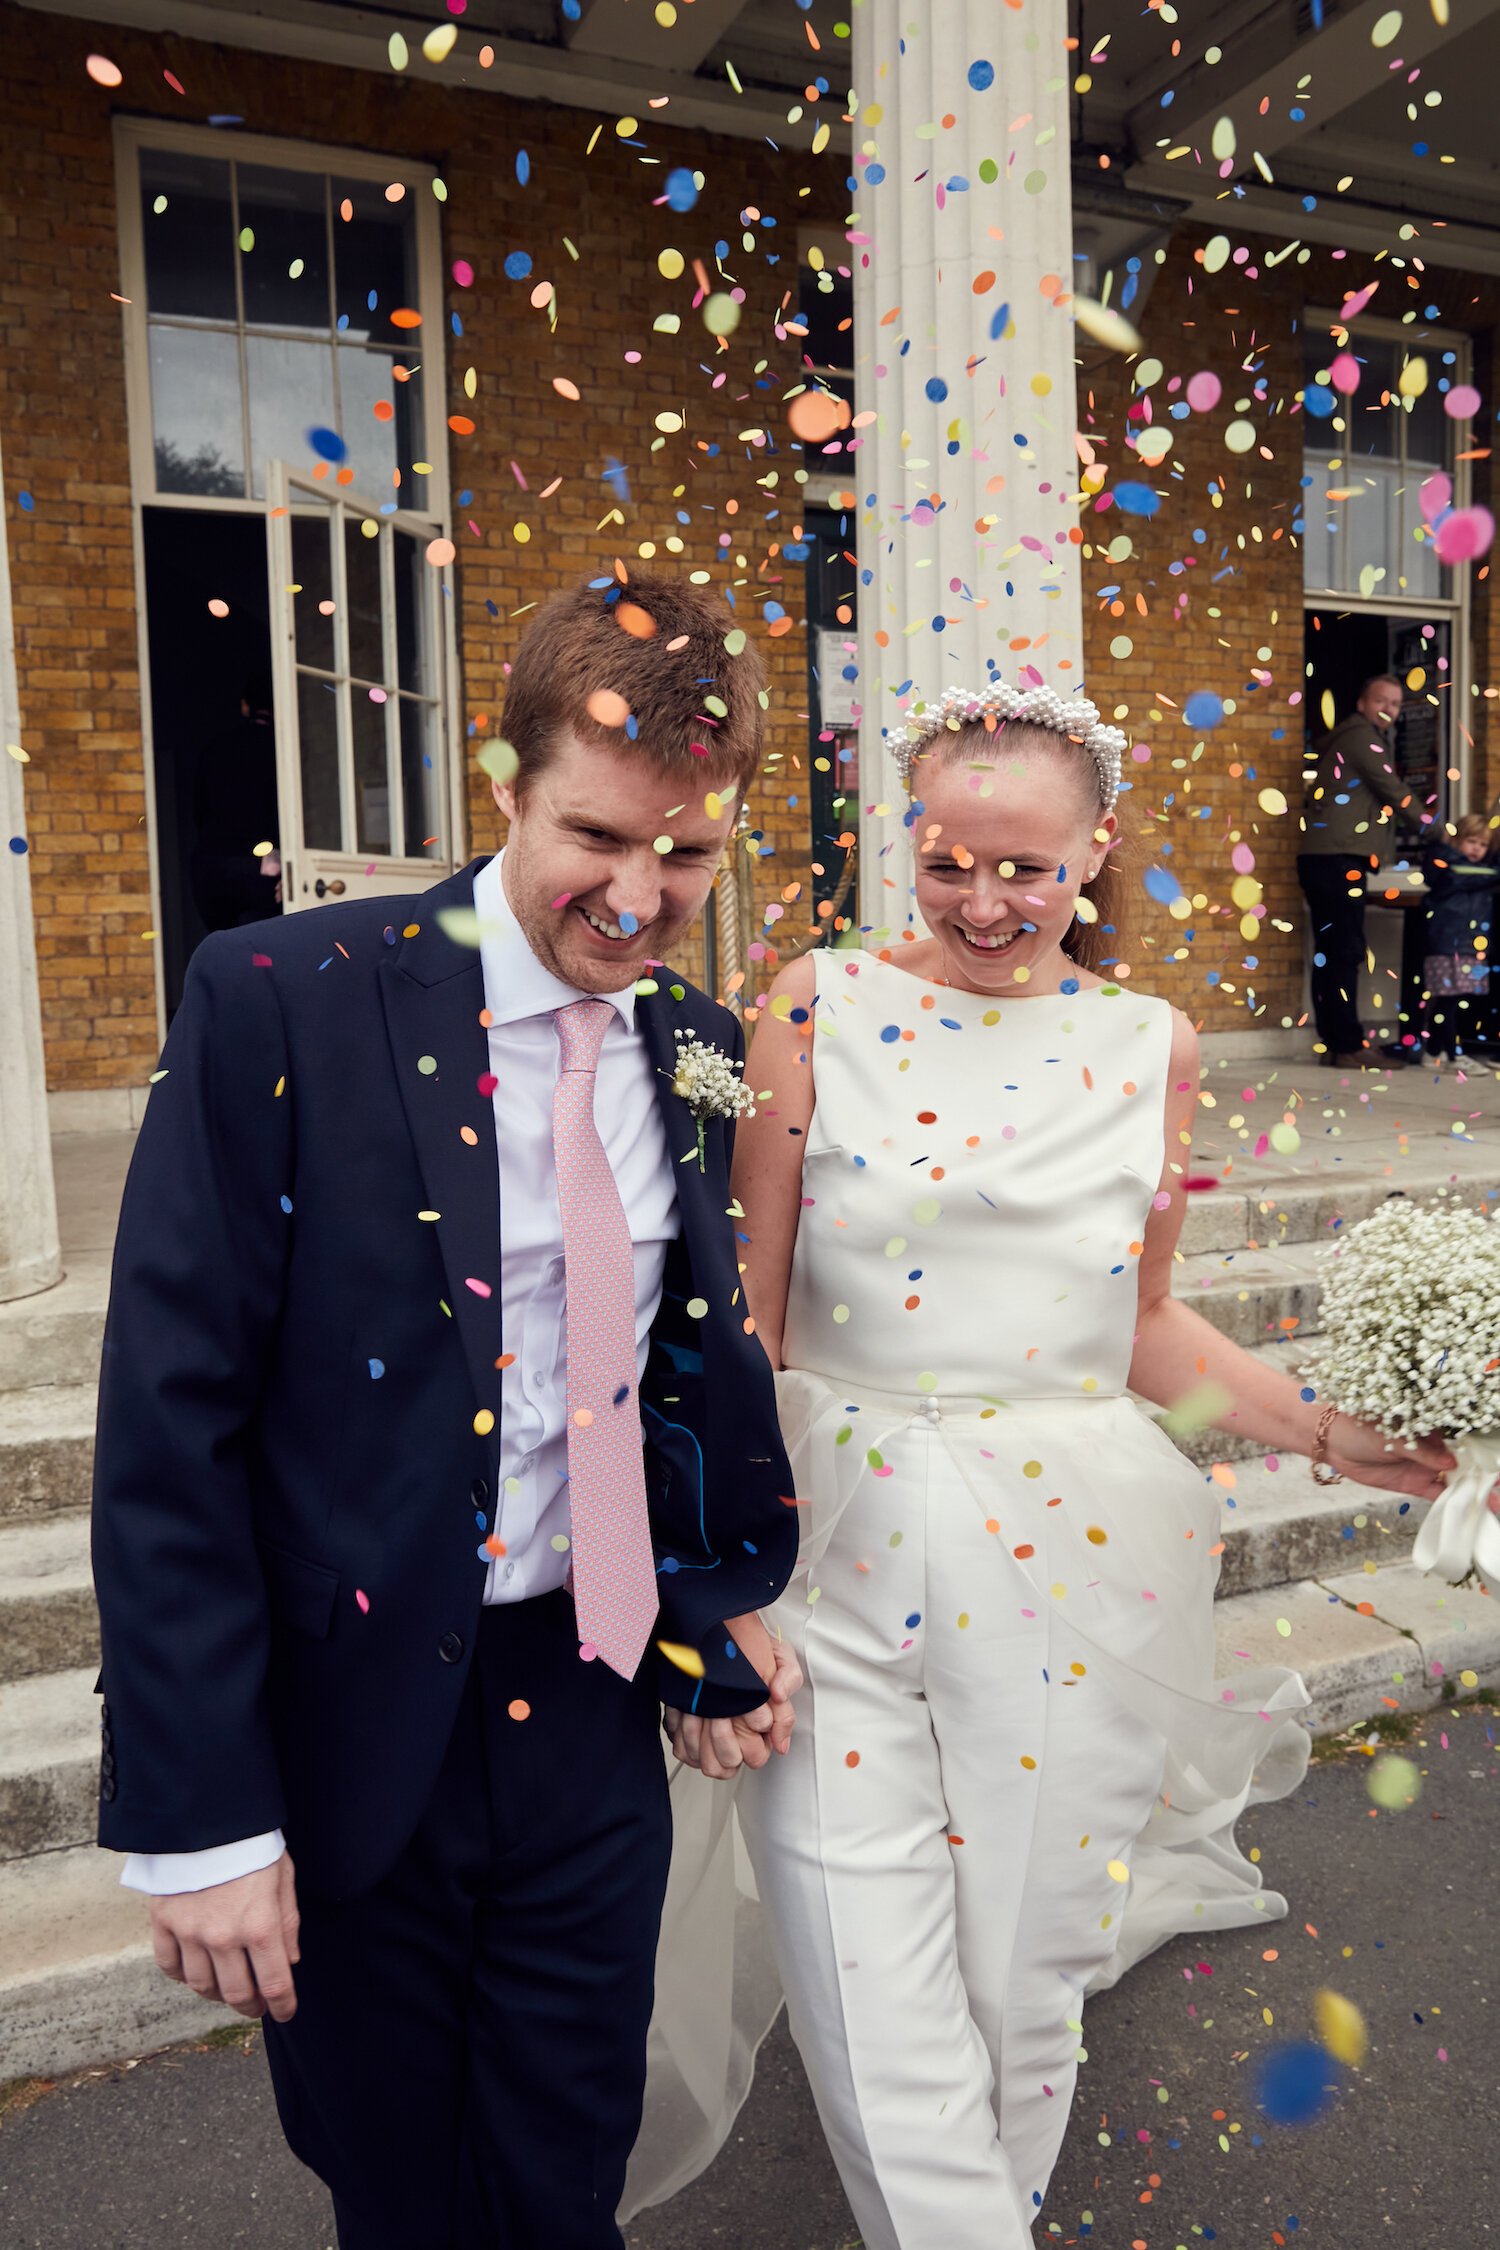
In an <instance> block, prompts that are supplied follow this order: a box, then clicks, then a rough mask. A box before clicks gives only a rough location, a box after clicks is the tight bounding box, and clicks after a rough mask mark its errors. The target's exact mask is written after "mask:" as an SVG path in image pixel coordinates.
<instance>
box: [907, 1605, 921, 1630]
mask: <svg viewBox="0 0 1500 2250" xmlns="http://www.w3.org/2000/svg"><path fill="white" fill-rule="evenodd" d="M921 1622H922V1612H921V1611H920V1610H919V1609H914V1610H913V1611H912V1613H911V1615H910V1617H908V1619H907V1620H906V1625H907V1630H908V1632H909V1631H910V1630H911V1628H912V1626H913V1625H920V1624H921Z"/></svg>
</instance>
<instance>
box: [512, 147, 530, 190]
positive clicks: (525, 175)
mask: <svg viewBox="0 0 1500 2250" xmlns="http://www.w3.org/2000/svg"><path fill="white" fill-rule="evenodd" d="M516 178H517V179H518V180H519V181H520V183H521V185H522V187H524V186H525V185H526V182H527V181H528V180H529V179H530V178H531V158H530V157H529V156H528V155H527V153H526V151H525V149H524V148H518V149H517V150H516Z"/></svg>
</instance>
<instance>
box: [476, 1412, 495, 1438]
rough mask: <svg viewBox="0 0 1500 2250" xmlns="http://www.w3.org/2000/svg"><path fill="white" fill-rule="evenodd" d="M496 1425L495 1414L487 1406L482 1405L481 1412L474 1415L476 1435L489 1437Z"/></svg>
mask: <svg viewBox="0 0 1500 2250" xmlns="http://www.w3.org/2000/svg"><path fill="white" fill-rule="evenodd" d="M494 1427H495V1417H494V1415H493V1414H492V1413H491V1412H490V1410H489V1408H488V1407H487V1406H481V1408H480V1409H479V1412H478V1413H477V1414H476V1415H475V1417H474V1435H475V1436H476V1437H488V1436H489V1434H490V1432H491V1430H492V1429H493V1428H494Z"/></svg>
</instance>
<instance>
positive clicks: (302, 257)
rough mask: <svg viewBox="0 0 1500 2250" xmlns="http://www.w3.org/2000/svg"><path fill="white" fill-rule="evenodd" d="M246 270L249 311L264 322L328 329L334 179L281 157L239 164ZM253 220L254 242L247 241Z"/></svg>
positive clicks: (253, 321)
mask: <svg viewBox="0 0 1500 2250" xmlns="http://www.w3.org/2000/svg"><path fill="white" fill-rule="evenodd" d="M238 184H239V210H240V240H241V245H242V247H241V250H240V277H241V283H242V286H243V288H244V292H245V319H246V321H247V322H248V323H249V324H250V325H251V326H252V327H255V326H260V327H263V328H303V329H312V330H320V331H321V332H322V333H323V334H324V335H326V334H327V333H328V330H329V327H330V325H331V322H332V313H331V310H330V306H329V291H328V211H327V193H328V183H327V180H326V179H325V178H324V176H323V175H322V173H320V172H288V171H285V170H283V169H282V168H281V167H280V166H279V165H277V166H273V165H263V164H242V165H241V166H240V168H239V183H238ZM246 227H249V228H250V230H251V232H252V234H253V236H254V242H253V246H252V247H251V248H250V249H249V250H246V249H244V248H243V243H244V230H245V228H246Z"/></svg>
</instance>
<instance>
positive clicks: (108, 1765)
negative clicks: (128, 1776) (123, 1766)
mask: <svg viewBox="0 0 1500 2250" xmlns="http://www.w3.org/2000/svg"><path fill="white" fill-rule="evenodd" d="M114 1770H115V1754H114V1752H113V1750H106V1751H105V1753H104V1755H103V1757H102V1758H101V1759H100V1760H99V1771H100V1772H101V1773H102V1774H104V1775H105V1776H106V1778H107V1777H108V1776H109V1775H110V1774H112V1773H113V1772H114Z"/></svg>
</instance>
